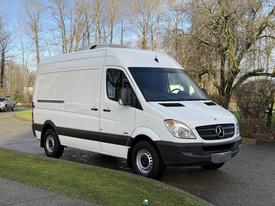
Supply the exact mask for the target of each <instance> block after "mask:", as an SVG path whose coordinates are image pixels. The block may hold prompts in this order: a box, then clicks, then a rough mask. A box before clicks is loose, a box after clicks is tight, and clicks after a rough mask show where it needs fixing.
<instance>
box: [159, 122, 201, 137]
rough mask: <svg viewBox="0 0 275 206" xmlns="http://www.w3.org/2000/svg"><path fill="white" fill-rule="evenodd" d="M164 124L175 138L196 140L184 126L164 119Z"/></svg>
mask: <svg viewBox="0 0 275 206" xmlns="http://www.w3.org/2000/svg"><path fill="white" fill-rule="evenodd" d="M164 123H165V125H166V127H167V128H168V130H169V131H170V132H171V134H172V135H174V136H175V137H177V138H180V139H196V136H195V135H194V133H193V132H192V130H191V129H190V128H189V127H188V126H187V125H186V124H184V123H181V122H179V121H176V120H173V119H166V120H164Z"/></svg>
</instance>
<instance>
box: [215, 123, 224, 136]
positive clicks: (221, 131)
mask: <svg viewBox="0 0 275 206" xmlns="http://www.w3.org/2000/svg"><path fill="white" fill-rule="evenodd" d="M216 134H217V135H218V137H219V138H223V136H224V129H223V128H222V127H221V126H220V125H219V126H217V127H216Z"/></svg>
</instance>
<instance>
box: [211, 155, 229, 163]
mask: <svg viewBox="0 0 275 206" xmlns="http://www.w3.org/2000/svg"><path fill="white" fill-rule="evenodd" d="M231 155H232V152H222V153H216V154H212V157H211V161H212V162H213V163H215V164H218V163H223V162H226V161H228V160H230V159H231Z"/></svg>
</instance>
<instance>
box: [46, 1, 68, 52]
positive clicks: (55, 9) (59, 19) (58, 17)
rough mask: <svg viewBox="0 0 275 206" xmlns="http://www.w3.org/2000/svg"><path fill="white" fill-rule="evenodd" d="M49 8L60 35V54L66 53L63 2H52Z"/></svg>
mask: <svg viewBox="0 0 275 206" xmlns="http://www.w3.org/2000/svg"><path fill="white" fill-rule="evenodd" d="M52 4H53V5H52V6H50V9H51V14H52V16H53V19H54V21H55V23H56V24H57V28H56V29H57V31H58V32H59V33H60V40H61V48H62V53H67V52H68V49H67V37H66V35H67V28H66V23H65V21H66V9H65V2H64V0H53V3H52Z"/></svg>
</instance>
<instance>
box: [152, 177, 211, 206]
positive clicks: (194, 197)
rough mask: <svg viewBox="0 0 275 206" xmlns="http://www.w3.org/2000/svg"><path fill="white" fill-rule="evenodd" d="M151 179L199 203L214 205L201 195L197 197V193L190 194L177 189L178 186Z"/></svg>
mask: <svg viewBox="0 0 275 206" xmlns="http://www.w3.org/2000/svg"><path fill="white" fill-rule="evenodd" d="M152 181H156V182H158V183H159V184H160V185H163V186H165V187H168V188H170V189H171V190H175V191H177V192H179V193H182V194H184V195H186V196H187V197H190V198H191V199H193V200H196V201H198V202H199V203H202V204H204V205H208V206H215V205H214V204H212V203H210V202H208V201H207V200H205V199H202V198H201V197H199V196H197V195H194V194H191V193H189V192H186V191H185V190H182V189H179V188H177V187H174V186H171V185H168V184H166V183H164V182H160V181H157V180H152Z"/></svg>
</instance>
